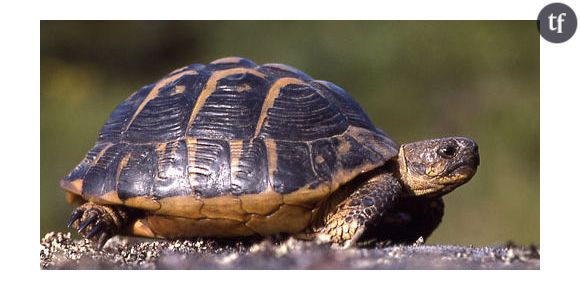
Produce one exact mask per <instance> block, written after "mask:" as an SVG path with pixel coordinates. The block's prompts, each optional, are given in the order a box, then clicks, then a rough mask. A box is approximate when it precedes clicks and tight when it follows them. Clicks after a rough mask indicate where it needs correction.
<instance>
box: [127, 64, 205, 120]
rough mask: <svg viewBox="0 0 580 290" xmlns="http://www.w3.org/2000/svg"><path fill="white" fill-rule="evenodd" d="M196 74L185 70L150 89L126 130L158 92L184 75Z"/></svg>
mask: <svg viewBox="0 0 580 290" xmlns="http://www.w3.org/2000/svg"><path fill="white" fill-rule="evenodd" d="M196 74H197V72H196V71H194V70H186V71H183V72H180V73H178V74H175V75H172V76H169V77H167V78H164V79H162V80H160V81H158V82H157V83H156V84H155V86H154V87H153V88H152V89H151V91H150V92H149V94H148V95H147V97H145V99H144V100H143V101H142V102H141V104H140V105H139V107H138V108H137V110H136V111H135V113H134V114H133V117H132V118H131V121H129V124H127V128H129V127H131V124H133V121H135V118H137V116H138V115H139V113H141V110H143V108H144V107H145V105H147V103H149V102H150V101H151V100H153V99H154V98H156V97H157V95H158V94H159V90H160V89H162V88H163V87H165V86H166V85H168V84H170V83H172V82H174V81H176V80H177V79H179V78H180V77H182V76H184V75H196Z"/></svg>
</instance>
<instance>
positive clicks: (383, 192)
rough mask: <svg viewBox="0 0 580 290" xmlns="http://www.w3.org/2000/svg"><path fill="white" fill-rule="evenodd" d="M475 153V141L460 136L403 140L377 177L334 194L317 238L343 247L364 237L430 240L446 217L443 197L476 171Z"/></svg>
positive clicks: (325, 208)
mask: <svg viewBox="0 0 580 290" xmlns="http://www.w3.org/2000/svg"><path fill="white" fill-rule="evenodd" d="M477 151H478V148H477V144H475V142H474V141H473V140H470V139H467V138H460V137H451V138H443V139H433V140H425V141H420V142H415V143H410V144H404V145H403V146H401V149H400V151H399V156H398V157H397V158H394V159H393V160H391V161H389V162H388V163H387V164H386V165H385V166H384V167H382V168H380V169H378V170H375V171H374V172H373V173H374V175H370V176H369V177H367V179H365V180H363V181H362V182H360V183H359V184H357V186H356V187H354V188H346V194H345V193H342V194H338V195H336V196H334V197H331V200H330V201H329V202H331V203H332V202H335V201H333V199H342V200H341V202H340V203H338V205H337V206H336V207H333V206H330V207H323V213H322V223H323V226H322V228H321V229H319V230H316V229H315V230H314V231H316V232H318V239H319V240H322V241H328V242H332V243H336V244H342V245H344V246H345V247H348V246H351V245H353V244H355V243H356V242H357V241H359V240H360V239H361V237H364V239H376V240H382V241H390V242H395V243H410V242H413V241H415V240H417V239H418V238H419V237H423V239H426V238H427V237H428V236H429V235H430V234H431V233H432V232H433V230H435V228H436V227H437V226H438V225H439V223H440V222H441V218H442V217H443V201H442V199H441V197H442V196H443V195H445V194H447V193H449V192H450V191H452V190H453V189H455V188H456V187H458V186H460V185H462V184H464V183H465V182H467V181H469V180H470V179H471V177H473V175H474V174H475V171H476V169H477V166H478V165H479V153H478V152H477ZM332 209H335V210H332ZM364 239H363V240H364Z"/></svg>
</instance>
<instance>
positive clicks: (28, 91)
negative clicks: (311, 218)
mask: <svg viewBox="0 0 580 290" xmlns="http://www.w3.org/2000/svg"><path fill="white" fill-rule="evenodd" d="M506 2H507V1H490V0H484V1H405V2H404V3H403V1H397V2H388V3H387V2H384V1H383V2H380V1H366V0H357V1H352V0H351V1H318V2H314V1H312V0H311V1H303V0H293V1H277V2H274V1H256V0H253V1H247V0H245V1H244V0H242V1H169V0H164V1H124V2H121V1H120V0H116V1H110V0H103V1H98V2H97V1H91V2H83V1H78V0H77V1H39V2H38V3H34V2H32V3H31V2H18V3H16V2H6V3H3V9H2V10H3V12H4V13H2V19H1V20H0V21H1V29H2V30H1V33H2V42H3V45H2V53H0V63H2V68H1V70H2V78H1V79H2V80H3V86H2V87H3V89H2V94H1V96H2V97H1V98H2V100H1V101H0V102H1V104H2V105H1V107H2V108H3V110H2V114H1V116H2V120H1V121H2V122H0V124H2V135H1V136H2V142H0V144H1V146H2V147H1V149H2V151H1V152H2V153H3V154H2V157H3V158H2V166H0V168H1V170H2V175H1V176H3V177H4V178H3V179H4V187H3V194H2V204H3V207H2V210H1V214H2V219H0V220H1V222H2V231H1V232H2V238H1V239H0V240H1V241H2V244H1V247H0V249H2V251H1V253H2V256H3V258H4V259H3V261H2V263H0V264H1V265H2V271H1V272H0V273H2V276H3V277H5V280H4V281H3V282H4V283H3V284H4V285H14V286H16V287H22V286H32V287H34V286H36V287H38V288H37V289H39V288H40V287H42V288H43V289H44V288H49V289H50V288H63V287H67V288H68V287H75V288H79V289H83V290H84V289H110V288H111V287H114V288H120V287H116V286H121V287H131V289H139V288H138V287H147V288H153V287H155V288H164V289H177V288H185V287H187V288H189V287H191V288H212V289H213V288H227V289H240V288H251V289H256V288H263V287H268V288H272V287H274V288H286V286H288V288H290V287H292V288H294V289H297V288H296V287H300V288H304V287H306V288H311V287H312V288H314V287H316V288H329V289H335V288H345V289H357V288H358V289H373V288H376V289H383V288H395V289H401V288H411V289H413V288H423V289H432V288H445V289H456V288H457V289H459V288H462V289H463V288H470V289H489V288H490V287H494V288H504V287H505V288H508V287H509V288H513V287H518V288H524V289H525V288H528V289H532V288H533V289H536V288H545V287H549V286H551V285H554V286H555V285H577V283H575V282H576V281H575V279H574V278H575V277H574V274H576V273H577V270H574V269H578V266H577V265H576V261H578V260H579V257H578V256H579V254H578V253H579V252H578V251H576V250H575V248H573V247H574V246H575V243H576V241H577V240H578V239H577V238H578V233H577V229H578V228H579V226H578V222H579V221H580V219H579V218H578V215H577V214H576V213H577V212H578V211H579V210H578V205H580V202H579V198H578V196H579V192H578V189H577V185H576V184H575V182H576V180H578V178H577V175H578V173H577V172H578V171H577V170H575V169H576V168H577V167H578V166H579V165H580V157H579V156H580V155H579V154H578V153H576V148H578V146H579V145H578V144H580V143H579V142H578V141H579V140H578V132H579V131H580V130H579V126H578V125H579V123H580V122H579V121H578V115H579V110H578V108H580V107H579V106H578V98H579V96H580V94H579V93H578V92H579V90H578V83H579V79H578V75H579V74H578V68H579V66H578V51H580V49H579V47H578V46H579V45H578V43H579V39H580V32H578V31H577V33H576V35H575V36H574V37H573V38H572V39H571V40H570V41H568V42H566V43H563V44H551V43H548V42H546V41H544V40H538V41H541V253H542V260H541V268H542V270H540V271H539V272H538V271H510V272H508V271H272V272H263V271H227V272H226V271H224V272H219V271H218V272H216V271H194V272H192V271H189V272H180V271H173V272H167V271H165V272H163V271H158V272H119V271H109V272H66V271H50V272H49V271H39V270H38V251H37V249H38V227H39V196H38V191H39V188H40V186H39V182H40V179H39V171H40V170H39V160H40V157H39V152H40V150H39V145H40V140H39V122H40V119H39V112H40V107H39V98H38V92H39V83H40V80H39V73H38V68H39V63H40V61H39V39H40V36H39V20H40V19H422V20H428V19H490V20H499V19H514V20H524V19H535V18H536V16H537V14H538V13H539V11H540V10H541V8H542V7H544V6H545V5H547V4H548V3H551V1H509V2H507V3H506ZM554 2H555V1H554ZM560 2H564V3H566V4H568V5H569V6H571V7H572V9H574V10H575V11H576V13H577V16H578V15H580V3H578V2H577V1H560ZM378 3H382V4H378ZM575 230H576V231H575ZM33 249H34V250H33ZM6 257H7V258H8V259H6ZM30 272H32V273H30ZM30 274H32V275H30ZM12 282H14V283H12ZM17 285H18V286H17ZM20 285H22V286H20ZM221 286H224V287H221ZM243 286H248V287H243Z"/></svg>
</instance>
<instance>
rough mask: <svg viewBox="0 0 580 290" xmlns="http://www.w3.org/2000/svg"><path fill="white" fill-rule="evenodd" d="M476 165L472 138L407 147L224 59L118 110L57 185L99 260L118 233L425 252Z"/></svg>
mask: <svg viewBox="0 0 580 290" xmlns="http://www.w3.org/2000/svg"><path fill="white" fill-rule="evenodd" d="M478 165H479V154H478V146H477V144H476V142H475V141H473V140H471V139H469V138H466V137H448V138H438V139H430V140H425V141H419V142H414V143H408V144H403V145H398V143H396V142H395V141H393V140H392V139H391V138H390V137H389V136H388V135H386V134H385V133H384V132H383V131H382V130H380V129H378V128H376V127H375V126H374V125H373V123H372V122H371V120H370V119H369V117H368V116H367V115H366V114H365V112H364V111H363V110H362V108H361V107H360V106H359V105H358V104H357V103H356V102H355V100H354V99H353V98H352V97H351V96H350V95H349V94H348V93H347V92H346V91H345V90H343V89H341V88H340V87H338V86H336V85H334V84H333V83H331V82H328V81H320V80H314V79H313V78H311V77H310V76H308V75H307V74H305V73H303V72H301V71H299V70H298V69H296V68H293V67H291V66H288V65H283V64H264V65H257V64H255V63H254V62H252V61H250V60H248V59H244V58H240V57H226V58H222V59H218V60H215V61H213V62H211V63H209V64H208V65H202V64H192V65H189V66H186V67H183V68H180V69H177V70H175V71H173V72H171V73H169V74H168V75H166V76H165V77H163V78H162V79H161V80H159V81H157V82H155V83H153V84H150V85H147V86H145V87H142V88H141V89H139V90H137V91H136V92H135V93H133V94H132V95H131V96H130V97H128V98H127V99H126V100H124V101H123V102H121V103H120V104H119V105H118V106H117V107H116V108H115V109H114V110H113V112H112V113H111V115H110V117H109V119H108V120H107V121H106V123H105V124H104V126H103V127H102V129H101V130H100V133H99V135H98V138H97V141H96V144H95V145H94V147H93V148H92V149H90V150H89V151H88V153H87V154H86V157H85V158H84V159H83V160H82V161H81V162H80V164H79V165H78V166H76V167H75V168H74V169H73V170H72V171H71V172H70V173H69V174H68V175H66V176H65V177H64V178H63V179H62V180H61V181H60V186H61V187H62V188H63V189H64V190H65V192H66V196H67V200H68V201H69V203H77V204H79V206H78V207H77V208H76V209H75V210H74V211H73V212H72V215H71V217H70V219H69V222H68V227H74V228H75V229H77V230H78V232H79V233H81V234H82V235H84V236H85V237H86V238H89V239H91V240H92V241H93V242H95V243H96V245H97V246H98V247H99V248H100V247H102V246H103V245H104V243H105V242H106V241H107V240H108V239H109V238H110V237H112V236H114V235H116V234H123V235H134V236H143V237H150V238H166V239H176V238H192V237H216V238H220V237H245V236H269V235H274V234H287V235H294V236H296V237H299V238H305V239H318V240H320V241H323V242H330V243H334V244H339V245H344V246H350V245H353V244H354V243H356V242H357V241H364V240H369V239H377V240H388V241H392V242H400V243H409V242H413V241H415V240H416V239H418V238H420V237H423V238H424V239H426V238H427V237H428V236H429V235H430V234H431V233H432V232H433V230H434V229H435V228H436V227H437V226H438V224H439V223H440V222H441V219H442V216H443V207H444V206H443V201H442V196H443V195H445V194H446V193H448V192H450V191H452V190H453V189H455V188H456V187H457V186H459V185H461V184H464V183H466V182H467V181H469V180H470V179H471V178H472V176H473V175H474V174H475V172H476V169H477V166H478Z"/></svg>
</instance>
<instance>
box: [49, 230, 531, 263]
mask: <svg viewBox="0 0 580 290" xmlns="http://www.w3.org/2000/svg"><path fill="white" fill-rule="evenodd" d="M40 267H41V269H539V268H540V252H539V249H537V248H536V247H534V246H530V247H517V246H514V245H506V246H502V247H483V248H476V247H464V246H449V245H421V244H416V245H404V246H403V245H400V246H399V245H395V246H392V245H391V246H381V245H374V246H372V247H365V248H350V249H339V248H335V247H331V246H330V245H327V244H317V243H315V242H310V241H300V240H295V239H293V238H290V239H278V240H271V239H266V240H262V241H260V240H211V239H195V240H176V241H167V240H147V239H136V238H127V237H114V238H112V239H111V240H109V241H108V242H107V244H106V245H105V246H104V248H103V249H102V250H96V249H95V248H94V247H93V245H92V244H91V243H90V242H89V241H88V240H86V239H73V238H72V237H71V234H70V233H54V232H51V233H48V234H46V236H45V237H44V238H43V239H42V241H41V245H40Z"/></svg>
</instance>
